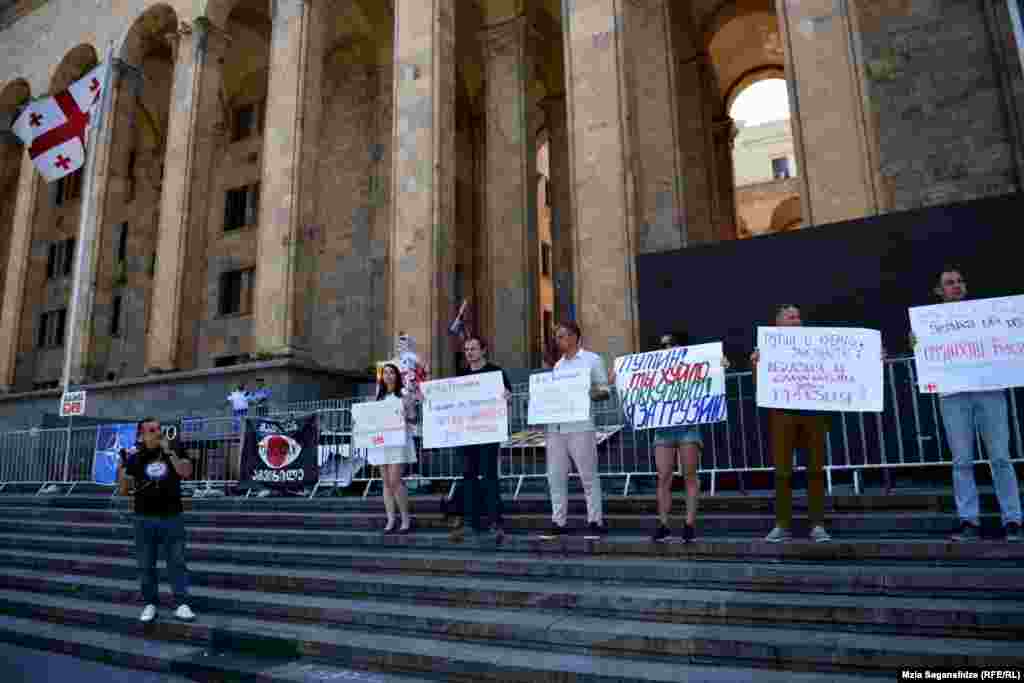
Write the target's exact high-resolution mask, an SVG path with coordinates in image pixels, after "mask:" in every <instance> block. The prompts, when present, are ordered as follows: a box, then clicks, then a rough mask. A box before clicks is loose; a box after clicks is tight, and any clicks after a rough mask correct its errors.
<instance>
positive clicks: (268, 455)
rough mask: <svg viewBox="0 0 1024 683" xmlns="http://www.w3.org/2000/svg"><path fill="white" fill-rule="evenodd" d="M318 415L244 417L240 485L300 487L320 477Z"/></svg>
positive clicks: (277, 487)
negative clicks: (277, 417)
mask: <svg viewBox="0 0 1024 683" xmlns="http://www.w3.org/2000/svg"><path fill="white" fill-rule="evenodd" d="M319 437H320V428H319V426H318V425H317V418H316V415H309V416H307V417H302V418H286V419H282V420H276V419H271V418H266V417H247V418H245V440H244V442H243V445H242V468H241V469H242V471H241V477H240V480H241V481H240V482H239V483H240V485H241V487H242V488H250V487H252V486H256V485H263V486H268V487H271V488H275V489H301V488H304V487H307V486H313V485H314V484H316V482H317V479H318V478H319V476H320V475H319V472H320V470H319V466H318V463H317V446H318V443H319Z"/></svg>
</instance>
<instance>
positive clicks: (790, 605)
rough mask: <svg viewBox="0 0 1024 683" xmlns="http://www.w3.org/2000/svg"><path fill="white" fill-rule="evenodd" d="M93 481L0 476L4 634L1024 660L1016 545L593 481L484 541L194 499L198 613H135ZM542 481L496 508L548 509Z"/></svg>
mask: <svg viewBox="0 0 1024 683" xmlns="http://www.w3.org/2000/svg"><path fill="white" fill-rule="evenodd" d="M40 498H41V497H40ZM88 498H89V497H88V496H68V497H62V498H59V499H55V498H50V499H42V500H41V499H34V500H33V501H31V502H30V501H27V500H25V499H24V498H22V497H20V496H18V497H13V496H11V497H7V496H0V640H6V641H9V642H16V643H19V644H31V646H32V647H38V648H42V649H52V650H55V651H62V652H67V651H69V650H68V646H67V645H65V644H64V643H66V642H72V643H77V645H76V647H77V648H78V649H77V650H75V652H81V653H83V654H76V656H86V657H90V658H93V659H98V660H101V661H111V658H113V657H116V656H120V654H119V653H122V652H123V651H124V649H123V648H122V645H121V643H131V644H134V645H136V646H141V645H142V644H145V645H144V647H139V648H137V654H138V655H139V657H138V658H137V659H138V661H136V658H130V659H129V661H130V662H132V663H131V664H130V665H131V666H137V667H139V668H146V669H151V670H161V671H164V670H165V671H174V672H175V673H178V674H179V675H181V673H182V672H187V675H189V676H191V677H195V678H196V680H224V676H225V675H228V674H226V673H225V672H233V673H232V674H230V675H234V676H241V677H253V678H259V680H282V681H284V680H289V681H290V680H313V679H310V678H309V677H308V676H307V678H306V679H302V678H301V675H302V674H300V673H299V672H300V669H301V667H307V668H306V669H301V670H302V671H306V672H307V673H308V671H309V670H310V669H309V668H308V667H317V666H323V667H328V669H329V668H330V667H335V668H337V670H338V671H343V670H349V669H358V670H360V671H361V672H364V673H365V675H366V676H377V675H380V676H391V677H395V676H397V677H398V679H396V681H395V683H398V682H399V681H410V683H411V682H412V681H418V680H449V681H490V680H495V681H520V680H521V681H568V680H574V681H611V680H617V681H618V680H628V681H669V680H671V681H679V680H683V681H685V680H692V681H745V680H751V681H753V680H758V681H762V680H768V681H776V680H777V681H804V680H807V681H826V680H827V681H847V680H848V681H851V682H852V681H866V680H892V678H893V673H894V672H895V671H897V670H898V669H899V668H900V667H906V666H910V665H913V664H915V663H918V664H920V665H928V666H930V667H935V668H938V667H964V666H974V667H980V666H988V667H1012V666H1018V667H1019V666H1021V665H1024V651H1022V650H1021V649H1020V647H1019V644H1018V641H1019V640H1020V639H1021V637H1022V636H1024V563H1022V562H1021V560H1024V547H1021V545H1024V544H1021V545H1017V544H1007V543H1005V542H1001V541H983V542H978V543H969V544H950V543H946V542H945V541H943V540H939V539H934V538H932V539H929V538H916V539H915V538H908V539H890V540H886V539H884V538H856V537H851V538H841V539H840V540H837V541H836V542H833V543H827V544H813V543H810V542H807V541H796V542H793V543H790V544H783V545H773V544H768V543H765V542H763V541H761V540H758V539H757V538H750V537H746V538H744V537H742V536H739V535H728V534H727V535H722V536H720V537H715V536H712V537H705V538H702V539H701V542H699V543H695V544H690V545H683V544H681V543H668V544H655V543H651V542H650V541H649V540H648V539H647V537H646V530H644V531H643V532H642V533H641V532H640V530H639V529H636V530H634V528H633V525H637V526H639V525H640V524H641V523H642V522H645V521H648V520H649V518H648V517H646V516H645V515H643V514H641V513H640V512H639V511H638V510H637V509H634V508H631V507H630V505H629V504H628V501H619V500H615V499H610V502H611V501H614V505H609V510H614V512H613V513H610V515H609V517H610V519H609V521H610V523H611V524H610V526H611V527H612V534H611V535H610V536H609V537H608V538H607V539H603V540H601V541H590V540H586V539H583V538H582V537H579V536H574V537H568V538H563V539H559V540H557V541H541V540H538V539H536V538H535V537H534V536H532V535H529V534H527V533H519V534H513V535H510V536H509V537H508V538H507V539H506V542H505V543H504V544H502V546H500V548H494V547H493V546H491V547H485V546H479V547H478V546H477V545H475V544H474V543H473V542H471V541H470V540H468V539H469V538H471V537H470V536H467V541H466V542H464V543H462V544H458V545H454V544H452V543H450V542H449V541H448V537H447V534H446V533H444V532H443V531H442V530H441V528H440V527H441V524H440V523H441V519H440V515H439V514H438V513H436V512H435V513H431V512H429V511H427V512H423V511H422V510H423V508H427V510H429V507H428V506H426V505H424V506H420V505H417V510H418V511H420V512H419V514H418V516H417V519H418V520H419V522H420V525H419V528H418V530H417V532H416V533H414V534H412V535H409V536H381V535H380V533H379V532H377V531H376V526H377V523H378V522H379V517H380V512H379V510H377V509H376V508H377V507H378V506H379V503H378V502H377V501H374V500H370V501H360V500H352V499H347V500H346V499H330V500H328V501H323V502H324V503H329V504H328V505H321V501H319V500H315V501H300V500H287V499H264V500H257V501H252V500H250V501H238V500H224V499H219V500H217V499H214V500H192V501H189V508H190V511H189V512H188V513H187V516H186V520H187V521H186V524H187V526H188V527H189V531H188V533H189V545H188V553H187V554H188V560H189V569H190V578H191V583H192V587H193V588H192V600H191V603H192V605H193V607H194V608H195V609H196V611H197V612H198V613H199V619H198V620H197V622H195V623H192V624H181V623H177V622H174V621H173V619H172V618H171V616H170V609H164V611H163V612H162V616H161V617H160V618H159V619H158V620H157V622H155V623H154V624H151V625H143V624H141V623H140V622H138V613H139V610H140V609H141V605H140V603H139V600H138V594H137V590H138V583H137V579H136V570H135V560H134V554H135V549H134V541H133V533H132V531H133V530H132V527H131V525H130V524H129V522H130V520H131V515H130V514H125V512H126V511H125V509H124V506H123V504H122V503H121V502H120V501H117V500H115V501H114V504H113V505H111V504H110V503H111V501H110V500H107V501H105V504H101V501H98V500H96V499H88ZM58 500H59V502H58ZM733 501H736V502H733ZM541 502H543V501H541ZM541 502H528V503H527V504H526V505H525V509H526V512H525V513H524V514H522V515H511V516H512V517H521V518H523V519H525V520H530V519H531V518H533V517H537V518H543V519H545V521H546V513H542V512H541V511H540V508H539V506H540V503H541ZM708 502H709V505H706V506H705V505H703V504H702V517H701V523H702V528H703V523H704V521H705V515H703V512H705V511H706V512H707V513H708V514H707V515H706V518H708V519H713V518H714V517H715V515H719V516H721V517H722V518H723V519H728V520H730V521H733V520H743V522H744V524H748V525H751V526H752V525H755V524H762V523H764V522H765V521H766V520H767V521H768V522H769V523H770V519H771V517H770V515H771V511H770V509H769V508H765V507H764V501H762V500H753V501H751V500H745V499H743V498H733V499H721V500H719V499H709V501H708ZM267 503H270V504H272V505H273V506H274V507H264V504H267ZM334 503H337V504H336V505H335V504H334ZM580 503H581V501H574V508H579V507H581V505H580ZM417 504H418V501H417ZM875 504H878V505H880V506H881V510H879V511H872V508H871V506H872V505H875ZM943 504H944V503H943V499H942V497H941V496H938V497H934V499H932V500H928V499H927V497H926V496H920V497H917V498H914V497H906V499H905V500H903V501H896V502H892V501H891V505H890V506H889V507H885V506H884V505H882V504H881V501H874V500H870V499H866V500H864V501H850V504H849V505H847V509H848V510H850V512H842V513H834V514H835V515H836V516H838V517H842V516H847V517H849V518H850V519H851V520H852V521H857V520H860V521H862V522H863V523H865V524H868V525H869V526H870V525H872V524H873V525H875V526H878V527H881V526H884V525H885V524H888V523H889V522H890V521H891V520H895V519H896V518H898V517H901V516H903V517H907V518H909V519H912V520H913V519H923V518H943V519H944V520H945V522H946V528H948V523H949V516H948V515H945V514H942V513H941V512H938V511H937V509H936V508H938V509H941V507H942V505H943ZM531 506H534V508H536V509H534V508H531ZM900 506H903V507H902V508H900ZM637 507H639V508H640V509H642V508H643V504H641V505H639V506H637ZM506 509H507V511H508V512H509V513H512V512H516V513H518V512H522V511H521V510H520V509H519V508H518V506H517V504H516V505H512V504H507V505H506ZM711 510H714V511H715V512H711ZM432 514H433V515H434V516H436V522H437V523H436V525H435V524H434V523H433V522H434V521H435V520H433V519H432V518H431V515H432ZM425 517H426V518H428V521H427V522H426V523H425V521H424V518H425ZM516 528H519V529H520V530H521V531H524V532H525V531H527V530H528V529H529V524H525V525H523V526H521V527H516ZM908 528H910V529H914V528H917V527H914V526H913V525H910V526H908ZM908 533H912V532H908ZM169 598H170V596H169V595H166V596H165V600H166V605H169V604H170V599H169ZM69 639H70V640H69ZM129 649H130V648H129ZM175 667H178V668H177V669H176V668H175ZM218 667H219V668H218ZM328 669H325V671H327V670H328ZM218 672H219V673H218ZM268 672H269V673H268ZM370 672H373V673H370ZM376 672H382V673H380V674H378V673H376ZM339 675H340V674H339ZM218 676H221V678H218ZM318 680H319V679H318ZM343 680H348V679H343ZM358 680H363V679H358ZM366 680H372V679H366ZM384 680H387V681H388V683H390V681H391V679H389V678H386V679H384Z"/></svg>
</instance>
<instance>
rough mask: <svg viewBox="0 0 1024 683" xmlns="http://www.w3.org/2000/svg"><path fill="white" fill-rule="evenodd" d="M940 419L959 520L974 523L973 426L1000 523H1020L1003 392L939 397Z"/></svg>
mask: <svg viewBox="0 0 1024 683" xmlns="http://www.w3.org/2000/svg"><path fill="white" fill-rule="evenodd" d="M939 407H940V408H941V410H942V423H943V424H944V425H945V427H946V437H947V438H948V439H949V449H950V450H951V451H952V452H953V496H954V497H955V498H956V510H957V513H958V514H959V515H960V519H961V521H964V522H970V523H971V524H974V525H976V526H977V525H978V512H979V511H978V487H977V485H976V484H975V483H974V430H975V428H977V429H978V430H979V431H981V438H982V439H983V440H984V441H985V448H986V450H987V451H988V459H989V464H990V465H991V466H992V481H993V483H994V484H995V489H996V496H997V497H998V498H999V507H1000V508H1001V509H1002V513H1003V524H1004V525H1006V524H1009V523H1011V522H1016V523H1017V524H1020V490H1019V489H1018V487H1017V474H1016V473H1015V472H1014V471H1013V464H1012V463H1010V417H1009V412H1008V411H1007V408H1006V396H1005V392H1003V391H1002V390H999V391H971V392H966V393H962V394H953V395H952V396H944V397H941V398H940V399H939Z"/></svg>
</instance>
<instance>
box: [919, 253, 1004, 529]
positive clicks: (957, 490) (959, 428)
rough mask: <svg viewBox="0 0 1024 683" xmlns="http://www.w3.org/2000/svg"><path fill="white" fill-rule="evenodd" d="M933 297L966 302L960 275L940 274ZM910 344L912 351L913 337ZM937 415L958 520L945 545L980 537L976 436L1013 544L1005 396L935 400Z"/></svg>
mask: <svg viewBox="0 0 1024 683" xmlns="http://www.w3.org/2000/svg"><path fill="white" fill-rule="evenodd" d="M933 291H934V292H935V295H936V296H937V297H938V298H939V300H940V301H942V303H944V304H948V303H954V302H957V301H963V300H964V299H965V298H966V297H967V281H966V279H965V278H964V276H963V271H962V270H960V268H958V267H956V266H947V267H945V268H943V269H942V272H941V273H939V276H938V279H937V282H936V285H935V289H934V290H933ZM910 343H911V346H917V340H916V339H915V338H914V335H913V333H911V335H910ZM939 411H940V412H941V413H942V424H943V426H944V427H945V428H946V438H947V439H948V441H949V450H950V451H952V453H953V497H954V498H955V500H956V511H957V515H958V516H959V518H960V519H959V523H958V524H957V528H956V530H955V531H954V532H953V534H952V535H951V536H950V537H949V540H951V541H976V540H978V539H979V538H980V537H981V533H980V531H979V524H980V521H979V505H978V486H977V484H976V482H975V481H974V434H975V430H977V431H979V432H981V438H982V439H983V440H984V441H985V450H986V451H987V452H988V459H989V463H990V464H991V466H992V483H993V484H994V485H995V490H996V498H998V499H999V507H1000V509H1001V511H1002V522H1003V528H1004V530H1005V533H1006V540H1007V541H1011V542H1019V541H1020V539H1021V533H1020V523H1021V512H1020V489H1019V488H1018V484H1017V473H1016V472H1014V469H1013V464H1012V463H1011V462H1010V416H1009V411H1008V410H1007V407H1006V393H1005V391H1003V390H1002V389H998V390H995V391H963V392H956V393H949V394H939Z"/></svg>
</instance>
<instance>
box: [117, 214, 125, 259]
mask: <svg viewBox="0 0 1024 683" xmlns="http://www.w3.org/2000/svg"><path fill="white" fill-rule="evenodd" d="M126 258H128V223H127V222H124V223H122V224H121V227H120V230H119V232H118V234H117V262H118V263H124V261H125V259H126Z"/></svg>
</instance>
